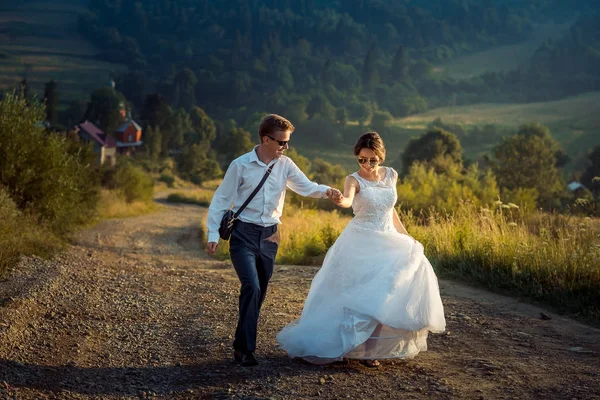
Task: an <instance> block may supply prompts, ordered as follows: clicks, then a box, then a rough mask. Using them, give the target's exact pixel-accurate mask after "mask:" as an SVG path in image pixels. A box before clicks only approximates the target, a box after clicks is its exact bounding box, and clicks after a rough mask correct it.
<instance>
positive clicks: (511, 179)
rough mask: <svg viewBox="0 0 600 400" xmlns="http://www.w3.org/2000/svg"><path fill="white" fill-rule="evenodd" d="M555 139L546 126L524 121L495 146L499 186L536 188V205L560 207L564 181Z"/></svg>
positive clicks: (503, 187)
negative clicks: (557, 166)
mask: <svg viewBox="0 0 600 400" xmlns="http://www.w3.org/2000/svg"><path fill="white" fill-rule="evenodd" d="M557 149H558V144H557V142H556V141H555V140H554V139H553V138H552V136H551V135H550V132H549V130H548V129H547V128H545V127H543V126H541V125H539V124H529V125H524V126H522V127H521V128H520V129H519V132H518V133H517V134H516V135H514V136H511V137H509V138H506V139H505V140H504V142H503V143H502V144H500V145H498V146H497V147H496V148H495V149H494V160H493V162H494V164H493V169H494V173H495V175H496V177H497V179H498V185H499V186H500V187H501V188H502V189H508V190H515V189H517V188H530V189H531V188H535V189H536V190H537V192H538V206H540V207H544V208H555V207H560V205H561V197H562V196H563V195H564V193H565V188H564V182H563V180H562V178H561V176H560V173H559V171H558V169H557V168H556V163H557V158H556V152H557Z"/></svg>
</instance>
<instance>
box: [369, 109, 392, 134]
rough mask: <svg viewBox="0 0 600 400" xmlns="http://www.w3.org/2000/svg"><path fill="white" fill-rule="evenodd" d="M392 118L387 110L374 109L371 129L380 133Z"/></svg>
mask: <svg viewBox="0 0 600 400" xmlns="http://www.w3.org/2000/svg"><path fill="white" fill-rule="evenodd" d="M393 119H394V118H393V117H392V114H390V113H389V112H388V111H376V112H375V113H374V114H373V117H372V118H371V127H372V128H373V130H375V131H377V132H379V133H382V132H384V131H385V128H386V127H387V126H388V125H389V124H390V123H391V122H392V121H393Z"/></svg>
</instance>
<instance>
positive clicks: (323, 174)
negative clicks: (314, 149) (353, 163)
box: [311, 158, 346, 186]
mask: <svg viewBox="0 0 600 400" xmlns="http://www.w3.org/2000/svg"><path fill="white" fill-rule="evenodd" d="M311 176H312V179H313V180H314V181H315V182H318V183H320V184H322V185H332V186H340V184H342V185H343V183H344V178H345V177H346V171H345V170H344V168H343V167H342V166H341V165H339V164H332V163H330V162H327V161H325V160H323V159H320V158H315V159H314V160H313V162H312V168H311Z"/></svg>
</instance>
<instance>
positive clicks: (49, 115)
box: [44, 80, 58, 126]
mask: <svg viewBox="0 0 600 400" xmlns="http://www.w3.org/2000/svg"><path fill="white" fill-rule="evenodd" d="M44 102H45V103H46V121H47V122H48V123H49V124H50V126H56V119H57V112H56V106H57V104H58V97H57V95H56V82H54V80H51V81H50V82H48V83H46V84H45V90H44Z"/></svg>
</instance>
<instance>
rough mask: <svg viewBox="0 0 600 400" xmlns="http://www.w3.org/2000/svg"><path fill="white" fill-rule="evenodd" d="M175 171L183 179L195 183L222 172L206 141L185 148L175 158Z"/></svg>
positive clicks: (214, 176) (216, 176)
mask: <svg viewBox="0 0 600 400" xmlns="http://www.w3.org/2000/svg"><path fill="white" fill-rule="evenodd" d="M177 171H178V172H179V175H180V176H181V177H182V178H183V179H186V180H189V181H191V182H194V183H195V184H200V183H202V182H204V181H207V180H211V179H215V178H218V177H219V176H221V175H222V173H223V171H222V170H221V167H220V166H219V163H218V162H217V160H216V157H215V154H214V152H213V151H212V150H210V144H209V143H208V142H206V141H205V142H201V143H195V144H192V145H191V146H188V147H186V148H185V150H184V151H183V153H182V154H181V155H180V156H179V157H178V158H177Z"/></svg>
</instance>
